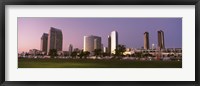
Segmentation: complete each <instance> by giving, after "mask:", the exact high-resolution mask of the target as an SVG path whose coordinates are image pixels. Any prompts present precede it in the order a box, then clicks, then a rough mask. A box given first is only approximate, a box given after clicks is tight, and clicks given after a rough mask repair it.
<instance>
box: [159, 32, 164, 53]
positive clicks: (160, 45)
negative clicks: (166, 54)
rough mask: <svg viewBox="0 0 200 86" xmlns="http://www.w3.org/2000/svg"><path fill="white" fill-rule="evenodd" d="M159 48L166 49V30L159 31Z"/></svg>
mask: <svg viewBox="0 0 200 86" xmlns="http://www.w3.org/2000/svg"><path fill="white" fill-rule="evenodd" d="M158 48H159V49H165V41H164V32H163V31H162V30H159V31H158Z"/></svg>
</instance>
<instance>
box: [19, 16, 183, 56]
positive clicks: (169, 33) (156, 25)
mask: <svg viewBox="0 0 200 86" xmlns="http://www.w3.org/2000/svg"><path fill="white" fill-rule="evenodd" d="M50 27H55V28H58V29H61V30H62V33H63V51H68V45H69V44H72V45H73V47H74V48H80V49H82V48H83V36H86V35H96V36H100V37H101V38H102V44H103V46H104V47H105V46H106V47H107V37H108V35H110V34H111V31H113V30H116V31H117V32H118V36H119V38H118V39H119V44H124V45H126V47H128V48H141V47H142V46H143V43H144V35H143V34H144V32H145V31H147V32H149V42H150V43H149V44H150V46H151V45H152V44H156V45H157V44H158V42H157V40H158V37H157V35H158V34H157V31H158V30H163V31H164V37H165V47H166V48H182V18H70V17H66V18H62V17H19V18H18V52H22V51H25V52H27V51H28V50H29V49H40V40H41V39H40V38H41V36H42V34H43V33H48V32H49V30H50Z"/></svg>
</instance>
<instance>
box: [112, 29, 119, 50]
mask: <svg viewBox="0 0 200 86" xmlns="http://www.w3.org/2000/svg"><path fill="white" fill-rule="evenodd" d="M117 46H118V33H117V31H112V32H111V53H112V54H115V50H116V49H117Z"/></svg>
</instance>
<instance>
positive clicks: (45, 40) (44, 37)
mask: <svg viewBox="0 0 200 86" xmlns="http://www.w3.org/2000/svg"><path fill="white" fill-rule="evenodd" d="M47 45H48V34H47V33H43V35H42V37H41V44H40V50H41V51H43V52H45V53H47Z"/></svg>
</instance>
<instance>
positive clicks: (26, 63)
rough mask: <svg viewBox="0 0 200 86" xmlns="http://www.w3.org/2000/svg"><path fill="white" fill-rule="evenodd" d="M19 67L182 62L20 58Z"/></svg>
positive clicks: (147, 65)
mask: <svg viewBox="0 0 200 86" xmlns="http://www.w3.org/2000/svg"><path fill="white" fill-rule="evenodd" d="M18 68H182V62H181V61H131V60H115V59H112V60H97V59H96V60H93V59H33V58H19V59H18Z"/></svg>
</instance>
